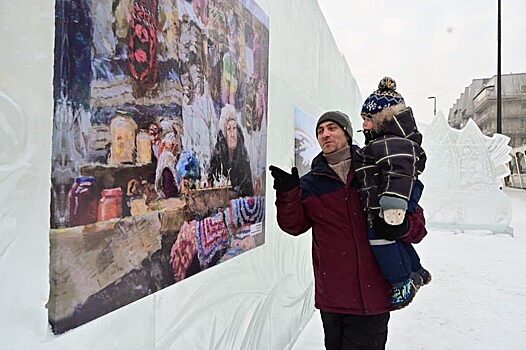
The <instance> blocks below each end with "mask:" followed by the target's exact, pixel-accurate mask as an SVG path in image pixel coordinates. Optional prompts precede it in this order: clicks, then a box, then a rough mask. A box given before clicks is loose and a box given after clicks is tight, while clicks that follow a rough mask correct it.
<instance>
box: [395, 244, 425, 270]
mask: <svg viewBox="0 0 526 350" xmlns="http://www.w3.org/2000/svg"><path fill="white" fill-rule="evenodd" d="M400 243H401V244H402V245H403V246H404V249H405V250H406V252H407V256H408V257H409V259H410V260H411V271H413V272H417V271H418V270H420V269H421V268H422V265H421V264H420V257H419V256H418V253H417V252H416V250H415V248H414V247H413V245H412V244H411V243H406V242H402V241H400Z"/></svg>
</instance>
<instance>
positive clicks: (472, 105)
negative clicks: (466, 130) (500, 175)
mask: <svg viewBox="0 0 526 350" xmlns="http://www.w3.org/2000/svg"><path fill="white" fill-rule="evenodd" d="M496 81H497V77H496V76H493V77H491V78H483V79H474V80H473V81H472V82H471V84H470V85H469V86H467V87H466V88H465V89H464V92H463V93H462V94H460V97H459V98H458V99H457V101H456V102H455V104H454V105H453V107H451V108H450V109H449V116H448V123H449V125H450V126H451V127H453V128H456V129H461V128H462V127H464V126H465V125H466V123H467V121H468V120H469V118H472V119H473V121H474V122H475V123H476V124H477V125H478V126H479V128H480V130H481V131H482V132H483V133H484V135H488V136H491V135H492V134H493V133H495V132H496V131H497V89H496ZM502 133H503V134H505V135H506V136H509V137H510V138H511V141H510V146H511V147H513V148H515V147H519V146H522V145H526V73H517V74H503V75H502Z"/></svg>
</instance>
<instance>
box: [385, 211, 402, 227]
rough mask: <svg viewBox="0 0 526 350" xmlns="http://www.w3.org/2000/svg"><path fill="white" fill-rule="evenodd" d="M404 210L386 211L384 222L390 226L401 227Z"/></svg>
mask: <svg viewBox="0 0 526 350" xmlns="http://www.w3.org/2000/svg"><path fill="white" fill-rule="evenodd" d="M404 217H405V210H404V209H388V210H384V220H385V222H387V223H388V224H389V225H400V224H401V223H402V222H403V221H404Z"/></svg>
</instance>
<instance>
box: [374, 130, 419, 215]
mask: <svg viewBox="0 0 526 350" xmlns="http://www.w3.org/2000/svg"><path fill="white" fill-rule="evenodd" d="M375 147H376V148H377V151H378V153H377V154H381V155H382V156H381V157H379V158H378V160H377V162H376V164H377V167H378V171H379V173H380V178H381V179H383V183H382V188H381V190H380V194H379V195H380V207H381V209H382V213H383V218H384V220H385V222H387V223H388V224H390V225H400V224H401V223H402V222H403V220H404V217H405V211H406V210H407V202H408V201H409V196H410V195H411V190H412V187H413V182H414V180H415V178H416V176H417V175H418V173H419V169H421V167H420V163H419V161H420V154H422V153H423V150H422V149H421V147H420V146H419V145H418V144H416V143H414V142H412V141H411V140H408V139H404V138H391V139H384V140H382V141H379V142H378V143H377V144H375ZM424 159H425V158H424Z"/></svg>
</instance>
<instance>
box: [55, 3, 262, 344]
mask: <svg viewBox="0 0 526 350" xmlns="http://www.w3.org/2000/svg"><path fill="white" fill-rule="evenodd" d="M268 52H269V29H268V17H267V16H266V14H265V13H264V12H263V11H262V10H261V8H260V7H259V6H258V5H257V4H256V3H255V2H254V1H253V0H56V4H55V61H54V79H53V88H54V120H53V149H52V159H51V209H50V214H51V215H50V226H51V229H50V297H49V302H48V305H47V307H48V310H49V313H48V314H49V322H50V324H51V326H52V329H53V331H54V332H55V333H56V334H59V333H63V332H65V331H67V330H70V329H73V328H75V327H78V326H80V325H82V324H84V323H86V322H89V321H91V320H93V319H96V318H97V317H100V316H102V315H104V314H106V313H108V312H111V311H114V310H116V309H118V308H120V307H123V306H125V305H127V304H129V303H131V302H134V301H136V300H138V299H140V298H143V297H145V296H147V295H149V294H152V293H155V292H156V291H158V290H161V289H163V288H165V287H168V286H170V285H173V284H174V283H179V282H181V281H183V280H184V279H186V278H189V277H190V276H192V275H194V274H197V273H199V272H200V271H203V270H205V269H207V268H210V267H212V266H215V265H217V264H221V263H223V262H225V261H227V260H229V259H232V258H235V257H236V256H238V255H240V254H243V253H244V252H246V251H248V250H250V249H253V248H255V247H257V246H260V245H262V244H263V243H264V241H265V229H264V214H265V213H264V209H265V197H264V195H265V168H266V142H267V102H268V89H267V88H268Z"/></svg>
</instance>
